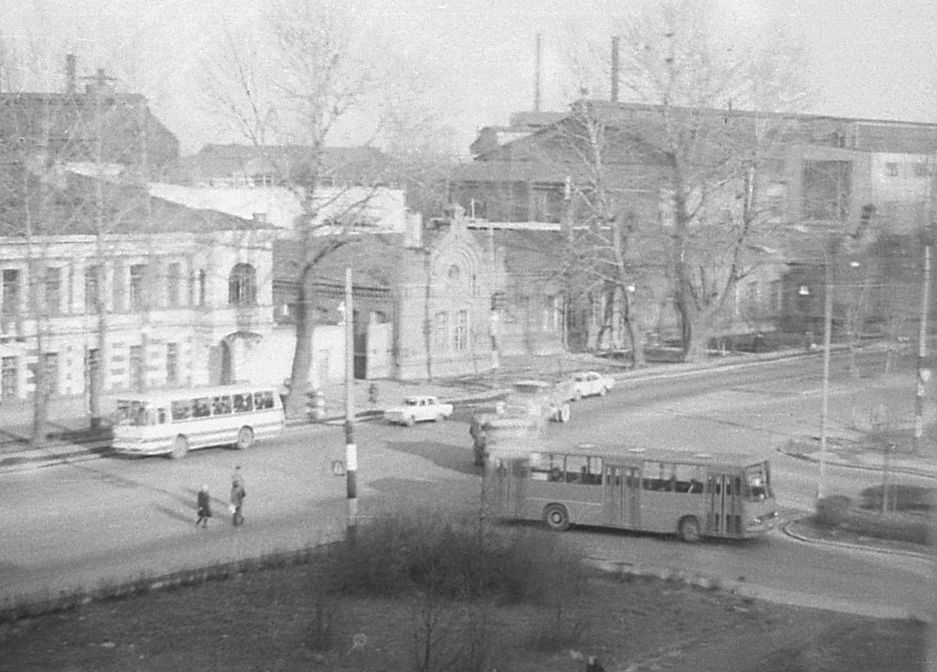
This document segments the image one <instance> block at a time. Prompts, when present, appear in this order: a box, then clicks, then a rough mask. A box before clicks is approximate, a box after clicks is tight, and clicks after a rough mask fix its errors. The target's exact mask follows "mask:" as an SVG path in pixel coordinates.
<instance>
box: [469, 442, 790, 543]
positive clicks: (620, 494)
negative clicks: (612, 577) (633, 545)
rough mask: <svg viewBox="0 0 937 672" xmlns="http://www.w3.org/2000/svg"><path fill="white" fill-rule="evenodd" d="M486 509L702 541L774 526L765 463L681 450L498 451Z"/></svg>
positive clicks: (559, 523) (492, 459)
mask: <svg viewBox="0 0 937 672" xmlns="http://www.w3.org/2000/svg"><path fill="white" fill-rule="evenodd" d="M485 478H486V480H487V481H488V482H487V483H486V484H485V487H484V489H483V491H484V497H485V501H486V505H487V506H488V510H489V511H491V512H492V513H493V514H494V515H495V516H498V517H501V518H507V519H515V520H542V521H544V522H545V523H546V525H547V526H548V527H550V528H551V529H554V530H566V529H568V528H569V527H570V526H571V525H575V524H581V525H594V526H602V527H612V528H620V529H625V530H638V531H646V532H659V533H668V534H676V535H678V536H679V537H680V538H682V539H683V540H684V541H688V542H696V541H699V539H700V538H701V537H726V538H747V537H757V536H761V535H764V534H766V533H767V532H768V531H769V530H770V529H772V527H774V522H775V521H774V519H775V518H776V516H777V505H776V503H775V499H774V493H773V491H772V488H771V467H770V463H769V462H768V460H758V459H755V458H752V457H750V456H742V455H729V454H722V453H720V454H716V455H710V454H708V453H694V452H691V451H683V450H667V449H651V448H647V449H645V448H621V447H617V449H616V447H615V446H609V447H598V446H595V445H580V446H577V447H576V448H574V449H572V450H570V451H566V452H545V451H544V452H526V451H525V452H518V451H515V452H505V453H502V454H500V455H499V454H498V453H493V454H492V455H490V456H489V459H488V463H487V465H486V471H485Z"/></svg>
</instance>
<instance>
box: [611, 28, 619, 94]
mask: <svg viewBox="0 0 937 672" xmlns="http://www.w3.org/2000/svg"><path fill="white" fill-rule="evenodd" d="M618 46H619V37H618V35H615V36H614V37H612V102H613V103H617V102H618V79H619V78H620V77H621V63H620V61H619V59H618Z"/></svg>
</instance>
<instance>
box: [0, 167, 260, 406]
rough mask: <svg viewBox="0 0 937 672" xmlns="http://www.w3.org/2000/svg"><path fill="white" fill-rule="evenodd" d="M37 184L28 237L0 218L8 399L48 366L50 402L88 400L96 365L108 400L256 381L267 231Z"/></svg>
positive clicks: (106, 189) (142, 193) (86, 183)
mask: <svg viewBox="0 0 937 672" xmlns="http://www.w3.org/2000/svg"><path fill="white" fill-rule="evenodd" d="M29 180H30V181H32V182H35V183H37V187H36V188H35V190H34V194H35V197H34V198H35V203H36V204H37V207H35V208H33V215H32V221H31V228H30V230H27V229H26V227H25V223H26V218H25V217H24V216H23V208H22V207H21V206H20V207H5V208H3V209H0V231H2V235H0V362H2V374H0V377H2V382H0V403H7V402H13V401H17V400H24V399H28V398H29V397H30V396H31V395H32V393H33V392H34V391H35V390H34V381H33V373H32V370H33V367H34V366H36V365H37V363H38V362H37V359H39V358H41V359H42V360H43V362H44V365H45V367H46V370H47V371H48V372H49V373H50V374H51V380H52V382H51V386H50V389H49V392H50V393H51V394H52V395H82V394H87V393H88V392H89V385H90V380H91V378H92V376H91V370H92V367H95V366H103V371H104V376H103V385H104V388H105V389H104V390H103V391H104V392H112V391H119V390H142V389H148V388H153V387H174V386H190V385H200V384H209V383H224V382H230V381H232V380H235V379H241V378H253V377H255V376H256V374H257V372H258V370H260V369H261V368H262V367H261V366H258V363H257V362H254V361H253V360H252V358H251V351H252V349H254V348H255V347H256V346H257V345H258V344H259V343H260V342H261V341H263V340H264V339H265V338H268V337H270V336H271V334H272V332H273V331H274V321H273V303H272V294H271V280H270V279H271V277H272V242H273V233H274V232H273V230H272V229H271V227H269V226H268V225H264V224H261V223H258V222H254V221H250V220H244V219H240V218H237V217H232V216H230V215H224V214H222V213H218V212H213V211H206V210H193V209H191V208H186V207H184V206H180V205H178V204H175V203H171V202H169V201H165V200H162V199H158V198H153V197H150V196H148V194H147V193H146V190H145V189H144V188H142V187H132V186H121V185H114V184H111V183H105V184H103V185H102V184H100V183H99V182H98V181H96V180H94V179H92V178H87V177H83V176H81V175H77V174H74V173H68V172H66V173H63V174H61V175H59V176H58V177H57V179H56V180H55V181H54V182H51V181H48V180H46V181H45V182H42V179H41V178H40V177H38V176H33V177H30V178H29ZM39 183H41V184H42V186H41V187H40V186H38V184H39ZM39 204H41V205H39ZM102 204H103V206H104V207H100V206H101V205H102ZM102 210H103V211H104V213H105V214H104V216H103V218H102V216H101V214H100V213H101V212H102ZM102 219H103V220H104V221H106V222H107V224H108V225H109V226H108V228H105V229H101V228H98V227H99V225H100V224H101V222H102Z"/></svg>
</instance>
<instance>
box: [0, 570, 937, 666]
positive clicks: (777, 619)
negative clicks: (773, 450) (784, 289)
mask: <svg viewBox="0 0 937 672" xmlns="http://www.w3.org/2000/svg"><path fill="white" fill-rule="evenodd" d="M310 573H311V572H310V568H309V567H308V566H294V567H287V568H283V569H276V570H267V571H262V572H255V573H247V574H242V575H240V576H239V577H238V578H235V579H229V580H227V581H216V582H210V583H207V584H204V585H201V586H197V587H191V588H179V589H176V590H172V591H166V592H156V593H151V594H148V595H141V596H136V597H129V598H124V599H119V600H112V601H106V602H100V603H90V604H87V605H84V606H82V607H80V608H77V609H75V610H72V611H68V612H65V613H60V614H55V615H50V616H43V617H37V618H33V619H29V620H25V621H20V622H17V623H13V624H5V625H2V626H0V670H2V671H3V672H7V671H9V672H14V671H15V672H30V671H37V672H38V671H43V672H48V671H53V670H65V671H68V672H78V671H85V670H87V671H92V670H94V671H96V672H97V671H101V672H108V671H111V670H113V671H114V672H117V671H121V672H124V671H126V670H139V671H147V672H150V671H152V672H181V671H186V670H224V671H225V672H238V671H240V670H244V671H247V670H269V671H271V672H272V671H287V670H323V671H326V670H328V671H332V670H334V671H336V672H342V671H346V670H348V671H351V670H356V671H359V672H378V671H383V670H387V671H391V670H392V671H408V670H425V671H426V672H428V671H429V670H433V669H439V670H441V669H448V670H452V671H453V672H458V671H459V670H474V671H476V672H479V671H481V670H486V671H487V670H497V671H498V672H506V671H516V672H535V671H536V672H567V671H570V672H572V671H581V670H584V669H585V662H584V658H583V657H584V656H587V655H595V656H597V657H598V658H599V659H600V661H601V663H602V664H603V665H604V667H605V669H606V670H607V671H608V672H613V671H616V670H618V671H624V670H628V671H631V672H638V671H643V670H664V671H665V670H690V669H692V670H694V671H695V672H707V671H712V672H715V671H716V670H718V671H719V672H726V671H727V670H741V671H745V670H752V671H754V670H757V671H758V672H796V671H801V670H803V671H805V672H806V671H808V670H809V671H810V672H839V671H843V672H845V671H846V670H848V671H849V672H863V671H868V672H872V671H876V672H879V671H881V670H902V671H914V670H923V669H924V665H923V641H924V636H925V632H924V626H922V625H921V624H918V623H911V622H903V621H876V620H872V619H865V618H860V617H855V616H849V615H844V614H837V613H832V612H824V611H818V610H811V609H801V608H794V607H785V606H779V605H773V604H768V603H762V602H755V601H751V600H744V599H742V598H739V597H737V596H733V595H729V594H724V593H720V592H715V591H706V590H702V589H699V588H693V587H688V586H685V585H682V584H676V583H673V584H672V583H665V582H661V581H657V580H649V579H632V580H621V579H617V578H612V577H609V576H605V575H599V574H596V575H594V576H592V577H591V578H590V580H589V582H588V586H587V589H586V590H585V591H584V594H583V595H582V599H580V600H578V601H577V602H576V603H575V604H565V605H555V604H554V605H550V606H543V605H541V606H537V605H518V604H500V605H499V604H480V603H471V604H469V603H451V602H444V601H436V600H434V599H433V598H432V596H427V595H411V596H409V597H406V598H395V599H360V598H355V599H352V598H334V599H330V598H326V599H324V600H323V601H318V602H317V600H316V599H315V597H314V596H313V591H311V590H308V586H309V585H311V584H310ZM317 607H318V608H317ZM323 615H325V617H323ZM427 624H432V625H433V628H432V633H431V637H429V638H428V637H427V633H426V627H425V626H426V625H427ZM427 642H430V644H429V645H427ZM323 643H327V644H328V646H323ZM447 661H449V662H452V663H453V665H452V666H451V667H448V668H444V667H443V666H444V665H445V664H446V662H447ZM421 664H422V666H421Z"/></svg>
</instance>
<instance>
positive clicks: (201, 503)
mask: <svg viewBox="0 0 937 672" xmlns="http://www.w3.org/2000/svg"><path fill="white" fill-rule="evenodd" d="M196 507H197V508H198V518H197V519H196V521H195V526H196V527H198V526H199V524H201V525H202V527H203V528H204V527H208V519H209V518H211V497H209V495H208V486H207V485H203V486H202V487H201V488H199V491H198V498H197V500H196Z"/></svg>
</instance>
